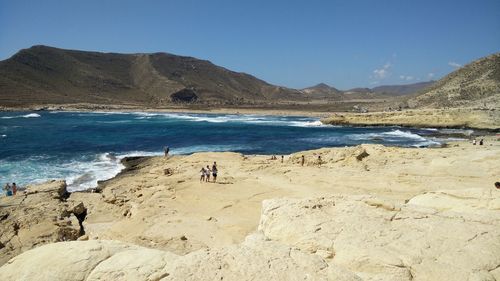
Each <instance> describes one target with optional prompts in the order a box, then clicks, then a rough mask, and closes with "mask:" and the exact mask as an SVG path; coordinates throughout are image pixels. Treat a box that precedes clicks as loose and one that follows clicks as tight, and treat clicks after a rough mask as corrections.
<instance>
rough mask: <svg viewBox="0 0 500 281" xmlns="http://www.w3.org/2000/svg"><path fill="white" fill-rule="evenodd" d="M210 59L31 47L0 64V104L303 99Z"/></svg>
mask: <svg viewBox="0 0 500 281" xmlns="http://www.w3.org/2000/svg"><path fill="white" fill-rule="evenodd" d="M302 99H304V97H303V94H301V93H300V92H299V91H297V90H293V89H288V88H284V87H278V86H274V85H270V84H268V83H266V82H264V81H262V80H259V79H257V78H255V77H253V76H251V75H248V74H245V73H238V72H234V71H230V70H228V69H225V68H223V67H219V66H217V65H214V64H212V63H211V62H209V61H205V60H199V59H196V58H192V57H183V56H176V55H172V54H167V53H154V54H116V53H98V52H85V51H74V50H64V49H58V48H53V47H47V46H33V47H31V48H29V49H24V50H21V51H19V52H18V53H17V54H15V55H14V56H12V57H11V58H9V59H7V60H4V61H1V62H0V105H2V106H26V105H33V104H38V105H40V104H67V103H93V104H119V105H140V106H141V105H145V106H154V107H157V106H162V105H168V104H174V103H201V104H208V103H211V104H241V103H246V104H252V103H258V102H267V101H277V100H302Z"/></svg>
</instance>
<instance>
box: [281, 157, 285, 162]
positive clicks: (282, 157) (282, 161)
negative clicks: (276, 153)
mask: <svg viewBox="0 0 500 281" xmlns="http://www.w3.org/2000/svg"><path fill="white" fill-rule="evenodd" d="M283 158H285V156H283V155H281V163H283Z"/></svg>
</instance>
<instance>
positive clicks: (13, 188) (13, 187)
mask: <svg viewBox="0 0 500 281" xmlns="http://www.w3.org/2000/svg"><path fill="white" fill-rule="evenodd" d="M16 193H17V185H16V183H15V182H13V183H12V195H16Z"/></svg>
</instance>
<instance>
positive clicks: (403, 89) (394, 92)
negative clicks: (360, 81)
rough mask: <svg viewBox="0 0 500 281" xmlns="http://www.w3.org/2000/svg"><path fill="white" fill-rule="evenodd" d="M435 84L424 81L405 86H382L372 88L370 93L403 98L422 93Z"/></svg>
mask: <svg viewBox="0 0 500 281" xmlns="http://www.w3.org/2000/svg"><path fill="white" fill-rule="evenodd" d="M435 82H436V81H426V82H419V83H414V84H406V85H384V86H378V87H375V88H372V89H371V91H372V92H373V93H379V94H387V95H391V96H404V95H410V94H414V93H417V92H419V91H422V90H424V89H425V88H428V87H430V86H432V85H434V83H435Z"/></svg>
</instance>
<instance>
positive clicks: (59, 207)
mask: <svg viewBox="0 0 500 281" xmlns="http://www.w3.org/2000/svg"><path fill="white" fill-rule="evenodd" d="M66 193H67V191H66V182H64V181H51V182H48V183H45V184H41V185H37V186H30V187H28V188H27V190H26V192H22V193H21V192H20V193H18V195H16V196H12V197H4V198H1V201H0V229H1V231H0V245H3V246H1V247H0V265H1V264H4V263H5V262H7V261H8V260H9V259H10V258H12V257H13V256H16V255H18V254H19V253H22V252H24V251H26V250H29V249H31V248H33V247H36V246H40V245H43V244H47V243H52V242H57V241H69V240H76V239H77V238H78V237H79V236H81V235H82V234H83V225H82V224H81V223H80V222H79V220H78V219H77V217H75V215H73V207H72V206H70V205H69V204H68V203H66V202H64V201H61V200H64V198H65V197H66V196H67V195H66ZM80 207H81V208H85V207H84V206H83V205H81V206H80ZM82 218H84V217H82Z"/></svg>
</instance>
